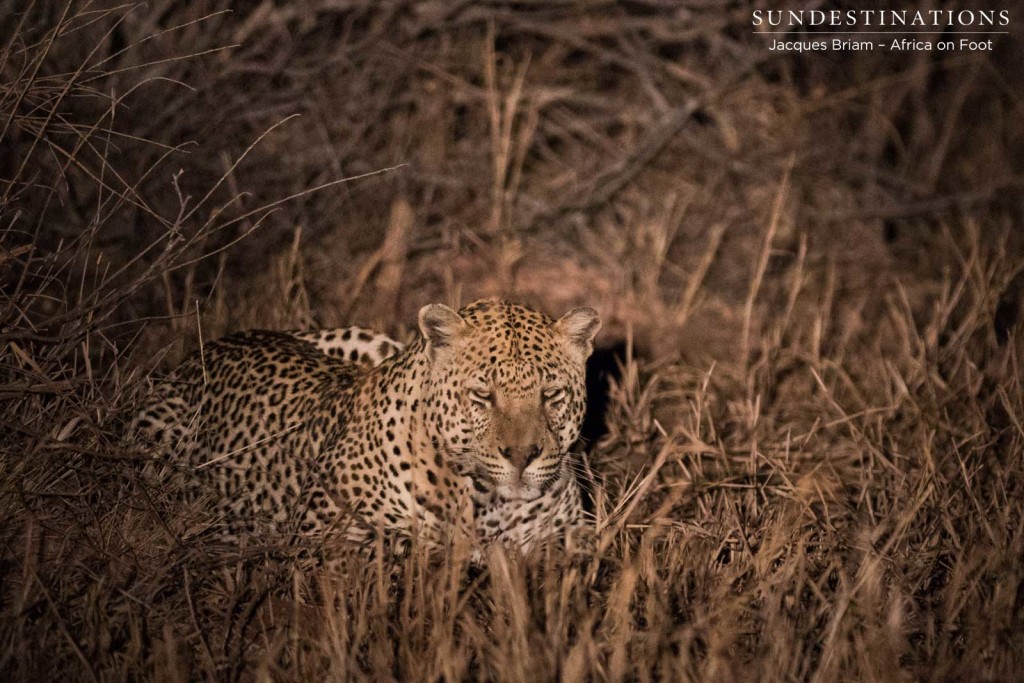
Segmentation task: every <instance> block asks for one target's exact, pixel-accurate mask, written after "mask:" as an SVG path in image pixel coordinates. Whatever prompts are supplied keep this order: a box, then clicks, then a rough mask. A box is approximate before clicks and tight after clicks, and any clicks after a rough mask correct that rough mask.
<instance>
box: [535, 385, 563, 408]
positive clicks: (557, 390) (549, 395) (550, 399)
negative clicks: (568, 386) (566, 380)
mask: <svg viewBox="0 0 1024 683" xmlns="http://www.w3.org/2000/svg"><path fill="white" fill-rule="evenodd" d="M541 398H543V399H544V402H545V403H547V404H548V405H553V404H555V403H560V402H561V401H562V400H563V399H564V398H565V387H548V388H547V389H545V390H544V391H542V392H541Z"/></svg>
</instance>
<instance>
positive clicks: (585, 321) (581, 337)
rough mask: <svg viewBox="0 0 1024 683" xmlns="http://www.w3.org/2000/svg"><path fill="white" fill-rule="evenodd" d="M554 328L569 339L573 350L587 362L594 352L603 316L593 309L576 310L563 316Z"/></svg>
mask: <svg viewBox="0 0 1024 683" xmlns="http://www.w3.org/2000/svg"><path fill="white" fill-rule="evenodd" d="M554 327H555V330H556V331H558V332H560V333H561V334H563V335H565V336H566V337H567V338H568V340H569V344H570V346H571V347H572V349H573V350H575V351H576V352H578V353H579V354H580V355H581V356H582V358H583V360H586V359H587V358H589V357H590V354H591V353H592V352H593V350H594V337H595V336H596V335H597V331H598V330H600V329H601V316H600V315H598V313H597V311H595V310H594V309H593V308H574V309H572V310H571V311H569V312H568V313H566V314H565V315H563V316H562V317H561V318H560V319H559V320H558V322H556V323H555V325H554Z"/></svg>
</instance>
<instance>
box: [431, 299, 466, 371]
mask: <svg viewBox="0 0 1024 683" xmlns="http://www.w3.org/2000/svg"><path fill="white" fill-rule="evenodd" d="M465 329H466V321H465V320H463V319H462V316H460V315H459V314H458V313H456V312H455V311H453V310H452V309H450V308H448V307H447V306H445V305H444V304H428V305H426V306H424V307H423V308H421V309H420V332H422V333H423V337H424V338H425V339H426V340H427V353H428V354H429V356H430V358H431V360H433V359H434V355H435V354H436V353H437V351H439V350H441V349H445V348H447V347H449V346H451V345H452V343H453V342H454V341H455V340H456V339H457V338H458V337H459V335H461V334H462V332H463V331H464V330H465Z"/></svg>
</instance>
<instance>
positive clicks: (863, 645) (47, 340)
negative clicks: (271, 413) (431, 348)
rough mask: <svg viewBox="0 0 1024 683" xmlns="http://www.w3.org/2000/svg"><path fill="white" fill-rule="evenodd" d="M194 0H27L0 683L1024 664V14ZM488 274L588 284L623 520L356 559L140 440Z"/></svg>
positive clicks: (597, 460) (607, 474) (7, 168)
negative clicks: (182, 475) (236, 540)
mask: <svg viewBox="0 0 1024 683" xmlns="http://www.w3.org/2000/svg"><path fill="white" fill-rule="evenodd" d="M192 5H193V4H192V3H169V2H168V3H164V2H156V3H151V4H150V5H147V6H141V5H139V6H128V5H118V6H113V5H111V6H109V7H100V6H97V5H94V4H87V3H76V2H72V3H70V4H67V5H60V6H54V7H50V6H48V5H47V4H46V3H34V4H31V5H30V7H28V8H27V10H25V11H24V12H23V13H10V12H9V13H7V14H6V15H4V16H2V17H0V27H3V31H0V36H3V37H4V41H6V42H4V44H3V45H2V46H0V225H2V231H3V232H2V234H0V278H2V293H0V520H2V523H0V676H2V677H3V678H4V679H5V680H34V679H39V680H48V679H58V678H61V679H63V678H71V679H104V680H106V679H128V678H132V679H134V678H160V679H167V680H189V679H204V678H215V679H237V678H246V679H250V678H261V679H280V680H320V679H360V678H367V677H371V678H376V679H385V680H386V679H398V680H407V679H417V680H438V679H441V678H443V679H444V680H457V679H481V678H484V679H496V680H545V679H552V678H556V677H561V678H564V679H566V680H579V679H584V678H589V679H593V680H605V679H608V680H622V679H635V680H655V679H659V680H664V679H668V680H675V679H695V680H709V681H711V680H735V679H742V680H746V679H751V680H784V679H790V680H904V679H906V680H916V679H934V680H940V679H960V680H962V679H974V680H1010V679H1012V678H1014V677H1015V675H1016V672H1018V671H1020V670H1021V667H1022V666H1024V636H1022V634H1024V524H1022V519H1024V509H1022V508H1024V490H1022V488H1024V390H1022V387H1021V377H1022V374H1021V368H1020V363H1021V357H1022V352H1024V329H1022V325H1020V324H1019V323H1018V320H1019V318H1020V316H1021V303H1022V302H1021V292H1022V285H1021V282H1022V276H1021V269H1022V267H1024V256H1022V254H1024V250H1022V248H1021V246H1022V244H1021V242H1022V240H1021V238H1020V227H1021V224H1022V219H1024V211H1022V209H1024V207H1022V205H1021V202H1020V200H1019V194H1020V193H1019V189H1020V187H1021V183H1022V180H1024V178H1022V176H1021V169H1020V165H1019V160H1020V158H1021V152H1022V150H1024V146H1022V144H1024V139H1022V137H1021V130H1020V127H1019V125H1018V124H1017V122H1019V121H1020V120H1021V116H1022V113H1024V112H1022V105H1021V98H1020V92H1021V86H1022V84H1024V76H1022V74H1021V73H1020V71H1019V67H1017V66H1015V65H1019V63H1020V61H1019V48H1017V47H1015V45H1014V44H1012V40H1014V39H1015V40H1017V41H1018V43H1019V35H1018V36H1010V37H1009V38H1008V39H1007V42H1006V43H1004V44H1001V45H1000V47H999V50H998V51H997V52H996V53H994V54H992V55H963V54H960V55H949V56H945V55H932V54H931V53H929V54H924V53H917V54H913V55H910V54H907V55H877V54H876V55H851V56H845V57H844V56H838V57H835V59H824V58H821V57H820V56H818V57H787V56H777V55H773V54H770V53H768V51H766V50H764V49H763V45H762V44H761V43H759V42H758V41H760V40H762V39H761V38H760V37H757V36H751V35H750V34H749V25H748V23H747V22H748V21H749V13H748V12H747V10H746V9H744V8H742V7H741V8H740V9H735V8H733V9H727V8H726V6H725V5H723V6H718V5H717V4H716V3H705V4H703V5H699V6H698V7H696V8H694V9H687V10H681V9H677V8H675V7H674V6H672V4H671V3H660V2H656V1H655V0H650V1H646V0H645V1H642V2H635V3H627V4H625V5H622V6H618V5H612V4H605V3H598V4H596V5H591V6H590V7H589V8H588V9H587V10H586V11H585V10H584V8H583V7H582V6H581V5H580V6H577V5H576V4H575V3H572V2H565V3H561V2H559V3H550V4H543V3H532V2H522V3H504V2H492V3H483V4H479V5H478V4H460V3H456V4H451V5H449V4H448V3H442V2H436V3H427V2H425V3H405V2H390V3H383V4H379V5H378V4H376V3H370V2H366V3H362V2H352V3H337V2H311V3H293V4H291V5H289V4H287V3H286V4H284V6H281V7H278V6H276V5H275V3H271V2H263V3H252V4H249V5H247V6H246V7H243V8H238V9H236V10H235V11H233V12H221V11H217V6H218V3H216V2H211V3H205V5H204V6H205V8H206V9H202V10H200V9H198V8H196V7H193V6H192ZM728 7H733V6H732V5H729V6H728ZM1014 30H1017V29H1014ZM1015 68H1016V70H1015ZM388 169H390V170H388ZM378 171H380V173H377V172H378ZM353 177H359V179H357V180H349V179H351V178H353ZM486 294H502V295H505V296H509V297H512V298H516V299H519V300H523V301H526V302H528V303H533V304H536V305H540V306H541V307H543V308H545V309H547V310H549V311H551V312H552V313H558V312H560V311H561V310H562V309H565V308H566V307H568V306H570V305H575V304H581V303H587V304H589V305H594V306H597V307H599V308H600V309H601V310H602V313H603V315H604V317H605V320H606V328H605V332H603V333H602V334H603V345H604V349H605V353H604V357H605V359H606V360H607V359H608V358H617V359H618V360H619V362H620V369H619V371H618V372H614V373H612V377H611V381H610V386H609V388H608V391H607V397H606V398H607V406H606V410H605V411H604V414H603V424H604V426H605V429H606V431H605V433H604V434H602V435H600V438H599V440H597V442H596V443H591V444H589V445H587V447H586V452H585V454H584V457H586V458H587V459H588V462H590V463H591V465H592V467H593V470H594V473H595V480H594V481H593V482H591V483H590V487H591V488H592V489H593V494H594V505H595V511H596V514H597V517H598V526H599V533H598V537H597V541H596V545H595V547H592V548H587V549H579V550H577V551H575V552H571V553H550V554H548V555H546V556H543V557H533V558H518V557H511V556H506V555H503V554H501V553H500V552H495V554H494V555H493V556H492V557H491V561H490V563H489V565H488V568H487V570H485V571H483V570H478V569H473V568H471V567H469V566H468V564H467V562H466V559H465V549H461V548H455V549H452V552H451V553H450V554H449V556H446V557H444V558H429V557H426V556H424V555H422V554H414V555H413V556H411V557H410V558H409V559H408V560H407V561H406V562H405V564H404V566H402V567H400V568H399V570H397V571H396V570H394V568H392V567H389V566H384V565H383V564H380V563H374V562H366V561H364V560H362V559H358V558H355V557H349V558H348V559H346V560H344V561H341V562H339V563H338V565H337V566H332V567H331V569H330V570H327V569H325V568H323V567H316V566H314V565H313V563H312V562H311V561H310V553H309V552H308V549H304V548H302V547H298V546H296V545H282V544H279V543H276V542H275V541H274V539H259V541H258V542H254V543H253V544H250V545H249V546H248V547H243V548H230V547H222V546H218V545H216V544H215V543H214V542H213V541H211V540H210V539H209V538H207V535H206V534H204V529H206V528H207V527H208V526H209V525H210V524H211V523H212V520H210V519H209V518H208V517H207V515H206V514H205V513H204V511H203V510H202V509H201V507H197V508H189V507H187V506H185V505H184V504H182V503H180V502H178V501H176V499H175V496H174V492H173V491H168V490H158V489H154V488H153V487H152V486H150V485H148V484H147V482H146V481H145V480H144V479H143V478H142V477H141V476H140V471H141V465H142V464H143V463H144V462H146V461H147V459H148V458H149V457H151V455H150V454H147V453H141V452H138V451H137V450H136V449H134V448H133V447H132V445H131V442H130V440H128V439H126V438H125V437H124V436H123V434H122V432H123V426H124V425H123V423H124V419H125V416H126V415H128V414H130V413H131V410H132V407H133V406H135V405H137V401H138V397H139V395H140V393H141V392H143V391H144V390H145V386H146V377H147V376H148V374H149V373H150V372H153V371H156V372H159V371H160V370H161V369H163V368H166V367H167V366H168V365H170V364H172V363H173V362H174V361H175V360H176V359H178V358H180V357H181V355H182V354H183V353H185V352H188V351H189V350H191V349H193V348H195V347H196V346H197V344H198V341H199V340H200V339H201V338H211V337H215V336H218V335H219V334H221V333H223V332H226V331H228V330H233V329H237V328H241V327H248V326H263V327H275V328H286V327H303V326H316V325H333V324H337V323H339V322H353V323H363V324H374V325H377V326H380V327H381V328H383V329H386V330H388V331H390V332H392V333H394V334H396V335H400V336H401V335H406V334H409V333H410V328H409V325H410V323H411V321H413V320H414V313H415V311H416V310H417V308H418V307H419V306H421V305H422V304H424V303H427V302H429V301H437V300H440V301H446V302H450V303H458V302H466V301H468V300H470V299H472V298H475V297H477V296H480V295H486ZM613 350H614V351H615V352H614V353H613V352H612V351H613ZM597 398H600V397H597ZM595 402H600V401H595Z"/></svg>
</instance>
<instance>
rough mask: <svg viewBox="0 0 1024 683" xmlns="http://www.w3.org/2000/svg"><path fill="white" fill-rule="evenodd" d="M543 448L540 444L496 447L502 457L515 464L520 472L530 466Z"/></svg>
mask: <svg viewBox="0 0 1024 683" xmlns="http://www.w3.org/2000/svg"><path fill="white" fill-rule="evenodd" d="M543 450H544V448H543V447H542V446H541V445H540V444H530V445H526V446H506V447H505V448H499V449H498V451H499V452H500V453H501V455H502V457H504V458H505V459H506V460H508V461H510V462H511V463H512V464H513V465H515V466H516V469H518V470H519V473H520V474H522V472H523V470H525V469H526V468H527V467H529V466H530V463H531V462H533V461H534V460H536V459H537V458H539V457H540V454H541V453H542V452H543Z"/></svg>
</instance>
